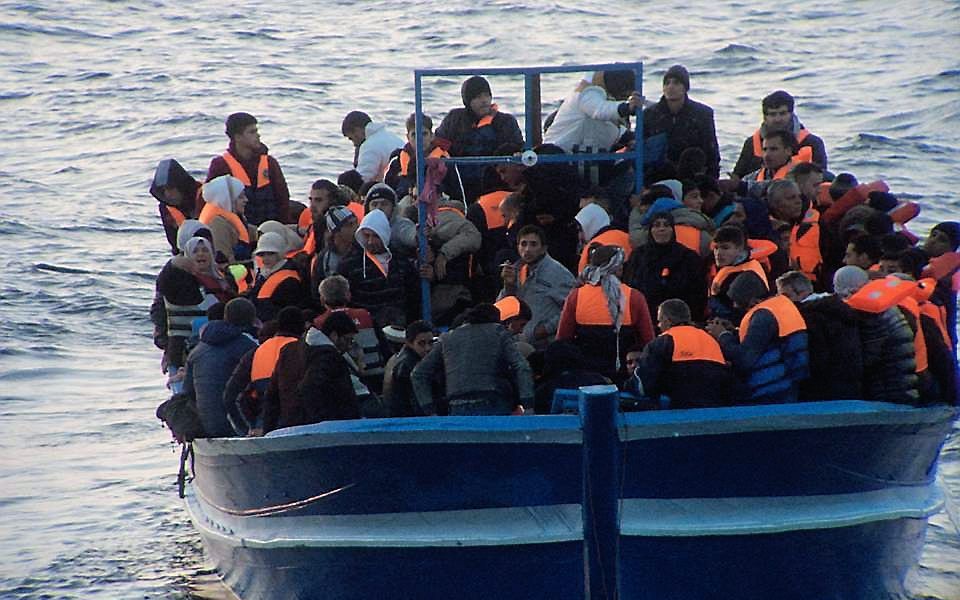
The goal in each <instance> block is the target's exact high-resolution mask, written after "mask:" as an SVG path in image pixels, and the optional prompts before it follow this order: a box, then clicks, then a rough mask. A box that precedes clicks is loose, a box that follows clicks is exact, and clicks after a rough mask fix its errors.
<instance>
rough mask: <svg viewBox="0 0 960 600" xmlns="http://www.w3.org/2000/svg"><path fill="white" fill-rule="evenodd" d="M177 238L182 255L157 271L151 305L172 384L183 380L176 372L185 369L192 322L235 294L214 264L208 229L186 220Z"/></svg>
mask: <svg viewBox="0 0 960 600" xmlns="http://www.w3.org/2000/svg"><path fill="white" fill-rule="evenodd" d="M177 237H178V243H179V244H181V246H182V248H183V254H180V255H178V256H175V257H173V258H171V259H170V260H168V261H167V263H166V264H165V265H164V266H163V268H162V269H161V270H160V273H159V274H158V275H157V281H156V294H155V297H154V304H153V306H151V307H150V315H151V319H152V320H153V322H154V327H155V330H154V339H155V341H157V342H162V348H163V359H162V360H161V366H162V368H163V372H164V373H169V374H170V375H171V381H176V380H177V378H178V377H182V373H178V370H179V369H180V368H181V367H184V366H185V365H186V357H187V351H188V348H187V346H188V343H187V341H188V339H189V338H190V336H191V334H192V332H193V323H194V321H196V320H197V319H202V318H203V317H204V315H205V314H206V310H207V309H208V308H209V307H210V306H212V305H214V304H216V303H217V302H227V301H229V300H231V299H232V298H233V297H234V296H236V292H237V290H236V286H235V285H233V282H232V281H231V280H230V279H229V278H226V277H224V276H223V274H222V273H220V271H219V270H218V269H217V266H216V264H215V263H214V254H213V245H212V244H211V243H210V238H211V237H212V236H211V234H210V230H209V229H207V228H206V227H205V226H203V225H202V224H201V223H200V222H199V221H194V220H192V219H188V220H186V221H184V223H183V225H181V226H180V231H179V233H178V235H177ZM158 345H160V344H159V343H158Z"/></svg>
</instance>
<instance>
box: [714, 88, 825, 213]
mask: <svg viewBox="0 0 960 600" xmlns="http://www.w3.org/2000/svg"><path fill="white" fill-rule="evenodd" d="M760 106H761V109H762V110H763V122H762V123H761V124H760V127H759V128H757V130H756V131H754V132H753V135H752V136H750V137H748V138H747V139H746V140H744V142H743V148H742V149H741V150H740V157H739V158H738V159H737V164H736V166H734V167H733V174H734V175H735V176H736V177H739V178H743V177H746V176H747V175H748V174H749V173H751V172H753V171H756V170H757V169H759V168H761V167H762V166H763V165H762V163H763V140H765V139H766V138H767V135H769V134H770V133H771V132H773V131H789V132H790V133H791V134H793V136H794V138H795V139H796V140H797V147H798V149H802V148H809V149H810V150H808V151H807V152H809V153H810V155H809V157H808V158H807V160H806V162H811V163H813V164H816V165H817V166H819V167H820V169H823V170H825V169H826V168H827V150H826V148H825V147H824V145H823V140H821V139H820V138H818V137H817V136H815V135H813V134H812V133H810V131H809V130H807V128H806V127H804V126H803V123H801V122H800V119H798V118H797V115H796V112H795V111H794V100H793V96H791V95H790V94H788V93H787V92H785V91H783V90H777V91H775V92H773V93H772V94H770V95H768V96H766V97H765V98H764V99H763V101H762V102H761V103H760ZM798 162H802V161H798ZM808 200H811V201H812V200H813V198H808Z"/></svg>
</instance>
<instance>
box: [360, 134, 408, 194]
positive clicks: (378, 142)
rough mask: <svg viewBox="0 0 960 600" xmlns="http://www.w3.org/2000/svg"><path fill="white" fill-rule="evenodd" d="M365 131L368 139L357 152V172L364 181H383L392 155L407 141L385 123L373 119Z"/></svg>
mask: <svg viewBox="0 0 960 600" xmlns="http://www.w3.org/2000/svg"><path fill="white" fill-rule="evenodd" d="M363 131H364V135H365V136H366V139H364V140H363V143H361V144H360V152H359V153H358V154H357V173H360V176H361V177H363V181H364V182H367V181H382V180H383V174H384V173H386V171H387V167H388V166H389V165H390V155H391V154H392V153H393V151H394V150H396V149H397V148H403V146H404V143H405V142H404V141H403V140H402V139H400V138H399V137H397V136H396V135H394V134H392V133H390V132H389V131H387V129H386V125H384V124H383V123H377V122H373V121H371V122H370V123H367V126H366V127H365V128H364V130H363Z"/></svg>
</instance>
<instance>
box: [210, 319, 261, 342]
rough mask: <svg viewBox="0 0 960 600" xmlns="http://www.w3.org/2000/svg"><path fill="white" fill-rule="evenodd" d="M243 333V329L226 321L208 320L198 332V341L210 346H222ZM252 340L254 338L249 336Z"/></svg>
mask: <svg viewBox="0 0 960 600" xmlns="http://www.w3.org/2000/svg"><path fill="white" fill-rule="evenodd" d="M242 335H244V331H243V329H241V328H239V327H237V326H236V325H233V324H231V323H227V322H226V321H210V322H209V323H207V324H206V325H204V326H203V330H202V331H201V332H200V341H201V342H204V343H206V344H210V345H211V346H224V345H226V344H229V343H230V342H232V341H233V340H235V339H237V338H238V337H240V336H242ZM250 339H251V340H253V339H254V338H252V337H251V338H250Z"/></svg>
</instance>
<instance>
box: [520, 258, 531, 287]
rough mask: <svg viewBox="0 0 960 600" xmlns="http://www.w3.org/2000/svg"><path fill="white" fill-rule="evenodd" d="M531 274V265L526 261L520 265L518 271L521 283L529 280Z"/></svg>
mask: <svg viewBox="0 0 960 600" xmlns="http://www.w3.org/2000/svg"><path fill="white" fill-rule="evenodd" d="M529 274H530V265H528V264H526V263H524V264H522V265H520V270H519V271H517V281H519V282H520V285H523V284H524V283H526V282H527V276H528V275H529Z"/></svg>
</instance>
